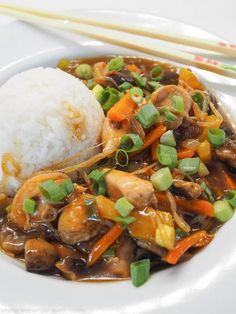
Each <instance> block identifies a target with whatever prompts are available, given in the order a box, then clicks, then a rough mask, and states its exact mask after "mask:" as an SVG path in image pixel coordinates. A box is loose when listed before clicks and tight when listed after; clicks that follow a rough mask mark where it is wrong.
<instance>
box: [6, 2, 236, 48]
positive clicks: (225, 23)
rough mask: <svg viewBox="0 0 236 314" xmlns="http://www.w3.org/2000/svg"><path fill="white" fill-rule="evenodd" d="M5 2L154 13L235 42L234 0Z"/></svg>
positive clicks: (235, 6) (58, 8) (50, 6)
mask: <svg viewBox="0 0 236 314" xmlns="http://www.w3.org/2000/svg"><path fill="white" fill-rule="evenodd" d="M1 2H3V1H1ZM5 2H6V3H17V4H21V5H26V6H32V7H38V8H43V9H52V10H66V9H67V10H68V9H69V10H71V9H72V10H73V9H80V8H81V9H91V8H93V9H98V8H99V9H118V10H127V11H129V12H130V11H141V12H149V13H150V12H151V13H153V14H156V15H159V16H163V17H167V18H171V19H174V20H178V21H182V22H185V23H189V24H192V25H195V26H198V27H200V28H203V29H205V30H208V31H209V32H211V33H213V34H216V35H219V36H220V37H222V38H224V39H226V40H228V41H231V42H234V43H235V42H236V30H235V29H236V16H235V14H236V13H235V12H236V1H235V0H224V1H222V0H204V1H202V0H201V1H196V0H168V1H167V0H164V1H163V0H145V1H140V0H119V1H112V0H99V1H98V0H86V1H84V0H83V1H81V0H11V1H7V0H5ZM8 21H9V18H6V17H3V16H0V24H3V23H7V22H8Z"/></svg>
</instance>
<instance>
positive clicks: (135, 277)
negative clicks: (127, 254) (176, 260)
mask: <svg viewBox="0 0 236 314" xmlns="http://www.w3.org/2000/svg"><path fill="white" fill-rule="evenodd" d="M150 267H151V263H150V259H149V258H147V259H143V260H140V261H137V262H134V263H132V264H131V265H130V274H131V280H132V283H133V285H134V286H135V287H139V286H141V285H143V284H144V283H145V282H146V281H147V280H148V278H149V277H150Z"/></svg>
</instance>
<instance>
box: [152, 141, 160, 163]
mask: <svg viewBox="0 0 236 314" xmlns="http://www.w3.org/2000/svg"><path fill="white" fill-rule="evenodd" d="M158 145H159V141H156V142H154V143H153V144H152V148H151V152H152V161H156V160H157V147H158Z"/></svg>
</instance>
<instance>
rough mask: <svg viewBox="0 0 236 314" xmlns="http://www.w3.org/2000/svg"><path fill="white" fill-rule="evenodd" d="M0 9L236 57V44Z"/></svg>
mask: <svg viewBox="0 0 236 314" xmlns="http://www.w3.org/2000/svg"><path fill="white" fill-rule="evenodd" d="M0 8H5V9H12V10H17V11H22V12H23V11H24V12H25V13H30V14H34V15H37V16H41V17H46V18H52V19H58V20H67V21H71V22H76V23H80V24H86V25H93V26H99V27H103V28H107V29H113V30H117V31H121V32H125V33H130V34H136V35H141V36H145V37H150V38H155V39H159V40H163V41H168V42H172V43H177V44H181V45H184V46H190V47H196V48H200V49H204V50H210V51H214V52H218V53H221V54H224V55H227V56H231V57H236V44H230V43H226V42H223V41H213V40H204V39H199V38H194V37H191V36H186V35H179V34H172V33H164V32H161V31H159V30H157V29H156V28H152V27H149V28H148V29H147V28H138V27H135V26H129V25H122V24H117V23H111V22H103V21H99V20H95V19H91V18H86V17H81V16H74V15H68V14H60V13H54V12H48V11H44V10H37V9H33V8H26V7H22V6H16V5H9V4H1V3H0Z"/></svg>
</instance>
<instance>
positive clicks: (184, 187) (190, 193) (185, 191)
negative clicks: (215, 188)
mask: <svg viewBox="0 0 236 314" xmlns="http://www.w3.org/2000/svg"><path fill="white" fill-rule="evenodd" d="M173 186H174V187H175V188H176V189H177V191H178V192H179V193H180V194H182V195H183V196H185V197H187V198H189V199H197V198H198V197H199V196H200V195H201V194H202V188H201V187H200V185H199V184H198V183H194V182H189V181H183V180H176V181H174V183H173Z"/></svg>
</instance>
